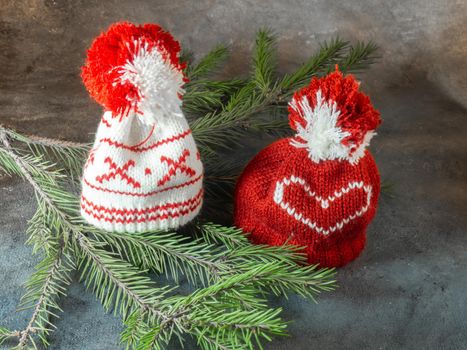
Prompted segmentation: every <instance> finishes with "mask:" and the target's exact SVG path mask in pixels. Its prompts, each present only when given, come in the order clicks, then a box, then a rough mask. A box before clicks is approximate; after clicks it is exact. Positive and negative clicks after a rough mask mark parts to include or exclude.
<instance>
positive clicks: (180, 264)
mask: <svg viewBox="0 0 467 350" xmlns="http://www.w3.org/2000/svg"><path fill="white" fill-rule="evenodd" d="M92 232H93V235H94V236H95V237H96V239H98V240H99V241H101V242H105V243H106V244H108V245H109V246H111V247H112V249H113V250H114V251H115V252H116V253H117V254H118V256H119V257H120V258H122V259H126V260H128V261H130V262H131V263H132V264H133V265H135V266H139V267H141V268H142V269H151V270H153V271H154V272H156V273H164V274H166V276H167V277H171V278H172V279H174V280H175V281H176V282H177V281H179V274H180V273H182V274H183V275H184V276H185V277H187V279H188V280H189V282H190V283H192V284H197V283H199V282H201V283H202V284H205V285H206V284H208V283H209V281H210V280H211V279H212V278H213V276H216V275H217V274H218V273H219V271H220V270H223V269H225V267H223V265H222V263H221V262H220V261H219V260H220V259H221V257H222V251H221V250H220V249H219V248H218V247H216V246H214V245H212V244H209V243H206V242H203V241H202V240H199V239H197V240H193V239H190V237H187V236H182V235H180V234H177V233H173V232H147V233H141V234H128V233H115V232H104V231H98V230H93V231H92Z"/></svg>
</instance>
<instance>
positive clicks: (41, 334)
mask: <svg viewBox="0 0 467 350" xmlns="http://www.w3.org/2000/svg"><path fill="white" fill-rule="evenodd" d="M374 48H375V47H374V45H372V44H368V45H363V44H357V45H356V46H354V47H352V46H350V45H349V44H348V43H346V42H344V41H341V40H339V39H336V40H333V41H331V42H329V43H327V44H324V45H323V46H322V47H321V48H320V50H319V52H318V53H317V54H316V55H314V56H312V58H311V59H310V60H309V61H307V62H306V63H305V64H304V65H302V66H301V67H299V68H298V69H297V71H295V72H293V73H292V74H289V75H285V76H283V77H278V76H277V73H276V66H275V62H276V60H275V37H274V35H273V34H272V33H271V32H270V31H267V30H263V31H260V32H259V33H258V36H257V39H256V48H255V51H254V53H253V63H252V70H251V72H252V73H251V76H250V77H249V78H247V79H231V80H213V79H210V78H209V76H210V75H211V74H213V73H215V72H216V70H217V69H218V68H219V67H220V65H221V64H222V62H224V61H225V60H226V59H227V56H228V49H227V48H226V47H224V46H218V47H216V48H214V49H213V50H212V51H211V52H210V53H208V54H207V55H206V56H205V57H204V58H202V59H201V60H200V61H199V62H198V63H197V64H189V65H188V67H187V68H186V74H187V76H188V77H189V79H190V82H189V83H187V84H186V94H185V97H184V105H183V108H184V110H185V112H186V113H187V117H188V119H189V121H190V122H191V126H192V130H193V134H194V136H195V139H196V141H197V143H198V145H199V148H200V151H201V153H202V155H203V158H204V159H205V168H206V192H207V198H206V202H207V203H208V206H209V202H210V201H211V203H217V202H216V201H219V202H220V201H221V199H222V198H223V196H226V195H228V194H229V193H230V192H229V189H228V187H229V186H231V185H232V184H233V182H234V180H235V178H236V175H237V174H238V172H239V169H240V168H241V167H239V166H238V164H235V163H234V162H225V161H224V162H223V161H222V156H221V155H220V154H219V152H218V151H219V149H224V150H229V149H231V148H232V147H233V145H235V144H241V143H242V142H241V140H242V138H243V137H245V136H246V135H247V133H248V132H249V131H255V130H258V131H263V132H264V131H267V132H269V131H270V132H276V131H278V130H279V131H281V130H283V128H284V127H285V125H286V120H285V118H284V116H285V113H284V112H285V109H284V107H285V103H286V100H287V99H288V97H289V96H290V95H291V93H292V92H293V90H294V89H297V88H299V87H301V86H303V85H304V84H306V83H307V81H308V80H309V79H310V78H311V77H312V76H314V75H319V74H324V73H325V72H327V71H328V70H330V69H332V66H333V65H334V64H336V63H337V64H339V66H340V67H341V68H340V69H342V70H345V71H352V70H361V69H362V68H364V67H365V66H366V65H368V64H370V63H372V61H373V59H374ZM187 57H188V56H187ZM265 112H271V114H273V115H274V116H275V117H274V118H264V114H265ZM281 118H282V119H281ZM88 150H89V145H85V144H75V143H69V142H64V141H57V140H51V139H44V138H38V137H33V136H25V135H22V134H19V133H17V132H14V131H13V130H11V129H7V128H4V127H1V126H0V170H1V171H3V172H4V173H6V174H8V175H16V176H20V177H22V178H23V179H24V180H26V181H27V182H28V183H29V184H30V185H31V186H32V188H33V189H34V193H35V196H36V199H37V210H36V213H35V214H34V215H33V217H32V218H31V220H30V221H29V226H28V230H27V235H28V240H27V242H28V243H30V244H31V245H32V246H33V252H34V253H36V254H40V255H41V256H42V260H41V262H40V263H39V264H38V265H37V267H36V272H35V273H34V274H33V275H32V276H31V278H30V279H29V281H28V282H27V283H26V285H25V287H26V294H25V295H24V297H23V302H22V306H23V307H24V308H26V309H28V310H31V311H32V315H31V318H30V321H29V322H28V324H27V325H26V327H25V329H24V330H22V331H9V330H7V329H5V328H0V343H1V342H3V341H5V340H12V339H16V340H17V341H18V343H17V346H16V348H17V349H26V348H29V347H30V346H32V347H33V348H36V349H37V348H39V343H38V341H37V340H39V341H40V342H41V343H42V344H43V345H44V346H47V345H48V342H47V336H48V334H49V333H50V331H52V330H53V329H54V325H53V323H54V319H55V318H56V317H57V316H58V313H59V312H60V311H61V310H60V302H59V300H60V297H61V296H64V295H65V294H66V288H67V285H68V284H69V282H70V273H71V271H72V270H78V271H79V272H80V276H81V280H82V281H83V282H84V283H85V284H86V286H87V287H88V288H89V289H90V290H92V291H93V292H94V293H95V294H96V296H97V298H98V299H99V300H100V301H101V303H102V304H103V306H104V308H105V310H107V311H113V312H114V313H116V314H118V315H120V316H121V317H122V320H123V322H124V325H125V330H124V331H123V333H122V335H121V340H122V342H123V343H124V344H125V346H126V347H127V349H147V350H149V349H163V348H165V347H166V346H167V345H168V344H169V343H170V342H171V341H172V340H173V339H178V340H179V341H180V343H181V344H183V342H184V339H186V337H193V338H194V339H195V340H196V342H197V344H198V345H199V346H200V348H202V349H240V348H241V349H243V348H256V347H258V348H261V347H262V344H264V342H265V341H269V340H271V339H272V337H273V336H277V335H283V334H285V330H286V326H287V323H286V322H284V320H282V318H281V315H280V313H281V310H280V309H279V308H271V307H270V306H269V304H268V300H267V295H268V294H270V293H272V294H275V295H284V296H287V295H288V294H290V293H296V294H299V295H302V296H304V297H305V298H308V299H310V300H314V298H315V297H316V295H317V294H319V293H320V292H322V291H328V290H331V289H333V288H334V279H333V278H334V271H333V270H330V269H319V268H318V267H317V266H305V265H303V264H302V263H303V262H304V255H303V254H302V251H301V249H300V248H299V247H293V246H280V247H266V246H260V245H252V244H251V243H250V242H249V241H248V239H247V238H246V236H245V234H244V233H243V232H242V231H241V230H239V229H236V228H233V227H228V226H222V225H218V224H213V223H211V222H209V221H206V220H205V219H203V220H198V221H196V222H194V223H192V224H190V225H188V226H187V227H186V228H185V229H184V231H185V232H184V233H182V232H146V233H142V234H126V233H119V234H117V233H112V232H104V231H101V230H98V229H96V228H94V227H90V226H89V225H87V224H86V223H85V222H83V220H82V219H81V218H80V215H79V202H78V199H77V198H76V196H75V194H74V193H73V192H70V191H69V189H71V190H72V191H73V190H74V185H76V182H75V183H74V184H73V182H74V181H73V180H74V179H78V178H79V177H80V173H81V167H82V164H83V161H84V158H85V155H86V153H87V152H88ZM70 175H71V176H70ZM70 180H72V181H70ZM224 185H226V186H224ZM223 206H225V204H223ZM205 216H206V214H205ZM208 218H209V216H208ZM154 273H155V274H165V275H167V277H169V283H168V285H166V286H159V285H157V284H156V283H155V282H154V281H153V280H152V278H151V275H152V274H154ZM182 276H183V277H184V278H186V279H187V280H188V282H189V283H190V284H191V285H192V286H193V288H195V289H194V291H193V292H192V293H189V294H188V295H180V294H179V293H180V292H179V289H178V287H177V283H178V282H179V281H180V280H181V277H182Z"/></svg>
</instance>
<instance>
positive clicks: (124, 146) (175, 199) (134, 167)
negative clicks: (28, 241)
mask: <svg viewBox="0 0 467 350" xmlns="http://www.w3.org/2000/svg"><path fill="white" fill-rule="evenodd" d="M179 56H180V45H179V43H178V42H177V41H176V40H175V39H174V38H173V37H172V35H171V34H170V33H169V32H166V31H164V30H163V29H162V28H161V27H160V26H159V25H157V24H144V25H135V24H132V23H128V22H122V23H115V24H113V25H112V26H110V28H109V29H108V30H107V31H106V32H105V33H102V34H101V35H100V36H98V37H97V38H96V39H95V40H94V42H93V44H92V45H91V48H90V49H89V50H88V55H87V60H86V64H85V65H84V67H83V68H82V74H81V75H82V78H83V82H84V84H85V85H86V88H87V89H88V91H89V93H90V95H91V96H92V97H93V98H94V99H95V100H96V101H97V102H99V103H100V104H101V105H102V106H104V108H105V110H106V111H107V112H106V113H104V115H103V117H102V119H101V122H100V125H99V128H98V130H97V134H96V141H95V143H94V147H93V148H92V150H91V152H90V154H89V158H88V160H87V162H86V164H85V166H84V171H83V181H82V187H83V190H82V195H81V214H82V215H83V217H84V218H85V219H86V220H87V221H88V222H89V223H91V224H93V225H95V226H97V227H99V228H102V229H104V230H107V231H119V232H123V231H126V232H142V231H152V230H166V229H170V228H178V227H179V226H181V225H184V224H186V223H187V222H188V221H190V220H191V219H193V218H194V217H195V216H196V215H197V214H198V212H199V211H200V208H201V204H202V199H203V188H202V185H203V165H202V163H201V160H200V155H199V153H198V150H197V148H196V144H195V141H194V139H193V136H192V134H191V130H190V128H189V126H188V123H187V121H186V119H185V116H184V115H183V112H182V110H181V105H182V100H181V99H182V96H183V93H184V89H183V84H184V83H185V82H186V77H185V75H184V73H183V68H184V67H185V65H184V63H181V62H180V60H179Z"/></svg>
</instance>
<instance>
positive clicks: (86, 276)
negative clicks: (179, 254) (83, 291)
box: [73, 232, 172, 320]
mask: <svg viewBox="0 0 467 350" xmlns="http://www.w3.org/2000/svg"><path fill="white" fill-rule="evenodd" d="M73 238H74V241H75V254H76V255H77V256H78V259H79V263H78V268H79V269H80V270H81V279H82V280H83V281H85V283H86V285H87V286H88V288H92V291H93V292H94V293H95V294H96V296H97V298H98V299H99V300H100V301H101V303H102V305H103V306H104V309H105V310H106V311H109V310H111V309H113V310H114V312H115V313H117V312H118V313H119V314H120V315H121V316H122V318H123V319H124V320H125V319H126V317H127V316H128V315H129V314H130V313H131V312H132V311H134V310H135V308H140V309H142V310H149V311H151V313H152V314H153V315H155V316H157V317H158V318H159V317H164V315H163V314H162V313H161V312H160V311H159V310H158V309H157V308H156V306H157V304H158V303H160V302H161V300H162V299H163V298H164V297H165V296H166V295H167V294H168V293H169V292H171V290H172V288H169V287H161V288H158V287H156V286H155V283H154V282H153V281H152V280H151V279H150V278H149V277H147V276H146V275H145V271H141V270H139V269H138V268H136V267H134V266H133V265H131V264H129V263H128V262H126V261H124V260H121V259H119V258H118V257H117V256H115V254H113V253H111V252H108V251H107V250H105V249H104V246H103V245H102V244H100V243H99V242H95V241H93V240H91V239H90V238H88V237H86V236H85V235H84V234H82V233H80V232H75V234H74V235H73Z"/></svg>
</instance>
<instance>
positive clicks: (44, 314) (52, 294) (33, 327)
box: [15, 247, 74, 350]
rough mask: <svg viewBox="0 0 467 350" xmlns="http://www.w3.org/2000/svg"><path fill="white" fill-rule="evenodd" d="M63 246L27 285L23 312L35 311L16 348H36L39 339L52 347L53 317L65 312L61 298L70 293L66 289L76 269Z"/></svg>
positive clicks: (43, 261) (46, 261) (48, 257)
mask: <svg viewBox="0 0 467 350" xmlns="http://www.w3.org/2000/svg"><path fill="white" fill-rule="evenodd" d="M63 249H64V248H63V247H59V248H58V249H57V250H56V251H55V254H53V255H50V256H46V257H45V258H44V259H43V260H42V261H41V262H40V263H39V264H38V265H37V266H36V268H35V269H36V272H35V273H34V274H33V275H32V276H31V278H30V279H29V280H28V282H27V283H26V285H25V286H26V289H27V292H26V294H25V295H24V296H23V298H22V299H21V303H20V306H19V308H20V310H27V309H33V313H32V316H31V318H30V320H29V323H28V325H27V327H26V328H25V329H24V330H23V331H21V332H20V337H19V343H18V345H17V346H16V347H15V349H18V350H19V349H24V348H26V347H27V344H28V342H30V343H31V344H32V345H33V346H34V348H35V349H37V345H36V343H35V341H34V337H35V336H37V337H39V339H40V340H41V342H42V344H43V345H44V346H48V341H47V336H48V334H49V333H50V331H51V330H52V329H54V328H55V326H54V325H53V324H52V322H51V320H50V317H58V316H57V315H56V313H55V312H56V311H60V312H61V311H62V310H61V308H60V306H59V305H58V299H59V297H60V296H64V295H65V293H66V286H68V285H69V284H70V282H71V279H70V276H69V273H70V271H71V270H72V269H74V264H73V261H72V259H71V257H70V256H68V254H67V253H64V251H63Z"/></svg>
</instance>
